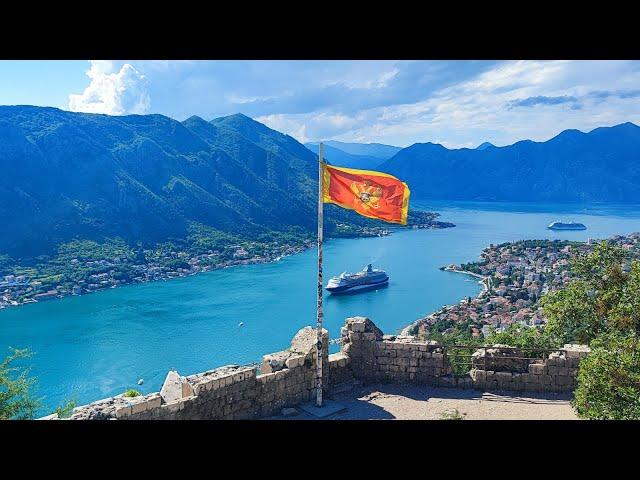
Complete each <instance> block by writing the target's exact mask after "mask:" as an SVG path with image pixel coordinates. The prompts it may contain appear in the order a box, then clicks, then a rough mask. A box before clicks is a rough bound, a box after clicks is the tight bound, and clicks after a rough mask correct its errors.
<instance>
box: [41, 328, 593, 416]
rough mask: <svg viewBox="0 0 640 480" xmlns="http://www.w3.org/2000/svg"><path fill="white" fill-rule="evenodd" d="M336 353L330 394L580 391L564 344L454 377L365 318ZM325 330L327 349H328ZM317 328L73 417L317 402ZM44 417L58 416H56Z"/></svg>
mask: <svg viewBox="0 0 640 480" xmlns="http://www.w3.org/2000/svg"><path fill="white" fill-rule="evenodd" d="M341 337H342V340H343V344H342V348H341V351H340V352H339V353H336V354H333V355H328V354H327V353H326V352H327V349H326V348H325V349H324V352H325V354H324V357H323V372H324V376H323V377H324V378H323V380H324V389H325V391H326V392H325V394H326V395H328V396H329V397H330V396H331V394H332V393H337V392H339V391H344V390H347V389H349V388H351V387H352V386H353V385H354V384H355V383H356V382H359V383H362V384H370V383H401V384H423V385H432V386H440V387H453V388H468V389H477V390H483V391H525V392H570V391H572V390H573V389H574V388H575V386H576V375H577V371H578V368H579V365H580V360H581V359H582V358H583V357H585V356H586V355H588V354H589V348H588V347H586V346H583V345H565V346H564V348H563V349H560V350H558V351H554V352H552V353H550V354H549V355H548V356H547V358H545V359H544V360H542V359H540V360H528V359H524V358H522V357H523V355H522V353H521V352H519V351H518V350H514V349H511V348H506V347H505V346H495V348H487V349H478V350H477V351H476V352H475V353H474V354H473V356H472V357H471V366H472V368H471V371H470V372H469V374H466V375H453V374H452V366H451V363H450V361H449V358H448V356H447V350H446V348H445V347H443V346H442V345H440V344H438V343H436V342H432V341H426V342H424V341H423V342H421V341H417V340H416V339H415V337H411V336H392V335H383V333H382V331H380V329H379V328H377V327H376V326H375V324H374V323H373V322H372V321H371V320H369V319H368V318H364V317H353V318H348V319H347V320H346V322H345V326H344V327H342V329H341ZM328 340H329V336H328V332H327V331H326V330H324V331H323V345H328ZM315 343H316V331H315V329H313V328H311V327H305V328H303V329H301V330H300V331H299V332H298V333H297V334H296V336H295V337H294V338H293V340H292V341H291V347H290V348H288V349H287V350H284V351H281V352H276V353H272V354H269V355H265V356H264V357H263V361H262V365H261V366H260V368H259V370H258V369H257V368H256V367H252V366H237V365H231V366H225V367H220V368H217V369H215V370H209V371H206V372H202V373H198V374H195V375H190V376H186V377H183V376H181V375H179V374H178V373H177V372H173V371H171V372H169V373H168V375H167V378H166V380H165V382H164V385H163V387H162V390H161V391H160V392H154V393H151V394H148V395H142V396H138V397H133V398H128V397H124V396H123V395H118V396H115V397H111V398H107V399H104V400H99V401H97V402H93V403H90V404H88V405H84V406H81V407H77V408H75V409H74V411H73V414H72V416H71V418H70V419H72V420H89V419H104V420H116V419H118V420H120V419H133V420H218V419H229V420H241V419H255V418H264V417H269V416H273V415H277V414H279V413H280V412H281V411H282V409H283V408H286V407H294V406H296V405H300V404H303V403H306V402H309V401H313V400H314V399H315V395H314V393H315V385H314V382H315V371H316V345H315ZM43 419H57V416H56V415H55V414H53V415H49V416H47V417H44V418H43Z"/></svg>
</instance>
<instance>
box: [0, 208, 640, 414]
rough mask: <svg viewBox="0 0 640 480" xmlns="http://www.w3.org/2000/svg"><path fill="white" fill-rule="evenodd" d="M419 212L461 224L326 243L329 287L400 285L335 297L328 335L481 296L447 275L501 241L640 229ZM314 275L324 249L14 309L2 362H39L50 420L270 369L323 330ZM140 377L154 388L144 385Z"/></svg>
mask: <svg viewBox="0 0 640 480" xmlns="http://www.w3.org/2000/svg"><path fill="white" fill-rule="evenodd" d="M413 206H414V207H416V206H420V207H422V208H425V209H429V210H435V211H438V212H440V213H441V214H442V220H446V221H451V222H453V223H455V224H456V225H457V226H456V227H455V228H449V229H443V230H410V231H401V232H396V233H394V234H393V235H391V236H388V237H381V238H368V239H354V240H330V241H328V242H327V243H326V244H325V268H324V271H325V277H329V276H333V275H338V274H339V273H341V272H342V271H344V270H347V271H355V270H359V269H361V268H362V267H363V266H364V265H366V264H367V263H369V262H372V263H373V264H374V266H376V267H381V268H384V269H385V270H386V271H387V273H388V274H389V276H390V278H391V281H390V285H389V287H388V288H386V289H382V290H378V291H372V292H366V293H361V294H358V295H353V296H343V297H331V296H327V297H326V298H325V326H326V328H327V329H328V330H329V333H330V335H331V337H332V338H335V337H337V336H338V335H339V329H340V326H341V325H342V323H343V322H344V319H345V318H346V317H349V316H353V315H365V316H368V317H370V318H371V319H372V320H374V321H375V322H376V324H377V325H378V326H380V327H381V328H382V329H383V330H384V331H385V332H386V333H397V332H399V331H400V330H401V329H402V328H403V327H404V326H406V325H407V324H409V323H411V322H412V321H413V320H415V319H416V318H418V317H420V316H423V315H426V314H428V313H430V312H431V311H433V310H435V309H437V308H438V307H440V306H442V305H443V304H447V303H452V302H457V301H458V300H460V299H461V298H462V297H465V296H467V295H471V296H473V295H476V294H477V293H478V291H479V289H480V287H479V285H478V283H477V281H476V280H474V279H472V278H469V277H467V276H465V275H460V274H456V273H449V272H442V271H440V270H439V269H438V268H439V267H441V266H443V265H447V264H449V263H461V262H467V261H471V260H475V259H477V258H478V256H479V254H480V252H481V251H482V249H483V248H484V247H485V246H487V245H488V244H490V243H501V242H506V241H512V240H518V239H525V238H527V239H541V238H559V239H573V240H586V239H587V238H589V237H593V238H606V237H608V236H611V235H615V234H629V233H632V232H635V231H640V206H636V207H612V206H606V207H604V206H566V205H563V206H561V205H551V204H548V205H530V204H529V205H526V204H522V205H519V204H505V203H501V204H497V203H485V202H483V203H467V202H465V203H461V202H457V203H453V204H451V203H448V204H443V203H436V202H431V203H419V202H413ZM554 220H566V221H569V220H574V221H578V222H582V223H584V224H585V225H587V227H588V229H587V230H586V231H578V232H553V231H550V230H547V229H546V226H547V225H548V224H549V223H550V222H552V221H554ZM315 269H316V251H315V250H310V251H307V252H304V253H301V254H299V255H295V256H292V257H288V258H285V259H283V260H281V261H280V262H277V263H272V264H266V265H251V266H242V267H234V268H229V269H225V270H220V271H215V272H209V273H204V274H200V275H195V276H192V277H188V278H182V279H176V280H171V281H168V282H154V283H147V284H141V285H131V286H126V287H121V288H115V289H110V290H107V291H103V292H99V293H95V294H91V295H83V296H79V297H69V298H65V299H62V300H54V301H49V302H41V303H37V304H31V305H26V306H23V307H19V308H11V309H5V310H2V311H0V357H3V356H4V355H5V354H6V353H8V350H7V347H9V346H14V347H20V348H22V347H30V348H31V349H32V350H33V351H34V352H35V356H34V357H33V358H32V359H31V360H30V361H29V363H30V365H31V366H32V374H33V375H35V376H37V377H38V393H39V395H40V396H43V397H44V400H43V403H44V406H43V408H42V409H41V411H40V413H41V414H46V413H48V412H50V411H51V410H52V409H53V408H55V407H56V406H58V405H60V404H61V403H62V402H64V401H65V400H68V399H75V400H76V401H77V402H78V403H79V404H82V403H86V402H89V401H92V400H97V399H100V398H103V397H106V396H110V395H114V394H118V393H121V392H123V391H124V390H125V389H126V388H132V387H135V388H138V389H139V390H141V391H142V392H143V393H147V392H151V391H155V390H158V389H159V388H160V387H161V385H162V382H163V380H164V377H165V375H166V373H167V371H168V370H169V369H176V370H177V371H178V372H179V373H181V374H183V375H188V374H191V373H196V372H199V371H203V370H207V369H211V368H215V367H219V366H222V365H227V364H232V363H238V364H239V363H244V362H252V361H259V360H260V359H261V356H262V355H263V354H265V353H269V352H274V351H277V350H281V349H284V348H286V347H288V346H289V342H290V340H291V338H292V336H293V335H294V334H295V333H296V332H297V331H298V329H300V328H301V327H303V326H305V325H313V324H314V322H315V290H316V286H315V282H316V277H315V275H316V270H315ZM327 279H328V278H325V281H326V280H327ZM240 322H244V326H242V327H240V326H239V323H240ZM139 378H143V379H144V385H142V386H141V387H138V386H137V385H136V381H137V380H138V379H139Z"/></svg>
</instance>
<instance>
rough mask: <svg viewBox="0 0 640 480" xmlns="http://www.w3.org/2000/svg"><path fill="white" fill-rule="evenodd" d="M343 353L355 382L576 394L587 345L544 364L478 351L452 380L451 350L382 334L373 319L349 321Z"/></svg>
mask: <svg viewBox="0 0 640 480" xmlns="http://www.w3.org/2000/svg"><path fill="white" fill-rule="evenodd" d="M342 336H343V339H344V340H343V341H344V343H343V352H345V353H347V354H348V355H349V356H350V357H351V368H352V371H353V374H354V375H355V377H356V378H359V379H361V380H363V381H365V382H369V383H372V382H382V383H418V384H426V385H433V386H441V387H455V388H473V389H477V390H505V391H527V392H571V391H573V389H574V388H575V387H576V376H577V373H578V368H579V366H580V359H581V358H583V357H585V356H586V355H588V353H589V351H590V350H589V348H588V347H586V346H584V345H565V346H564V348H563V349H560V350H558V351H556V352H552V353H550V354H549V355H548V358H545V359H544V360H542V359H540V360H530V359H525V358H522V357H524V356H525V354H524V353H523V352H522V351H520V350H519V349H513V348H510V347H506V346H502V348H500V346H496V348H489V349H478V350H477V351H476V352H475V353H474V354H473V356H472V358H471V359H470V360H471V366H472V368H471V371H470V372H469V374H468V375H453V374H452V368H451V363H450V361H449V358H448V356H447V349H446V347H443V346H442V345H439V344H438V343H437V342H431V341H426V342H420V341H417V340H416V339H415V337H412V336H391V335H385V336H383V335H382V332H381V331H380V330H379V329H378V328H377V327H376V326H375V325H374V323H373V322H372V321H371V320H369V319H368V318H364V317H354V318H348V319H347V321H346V324H345V326H344V327H343V329H342Z"/></svg>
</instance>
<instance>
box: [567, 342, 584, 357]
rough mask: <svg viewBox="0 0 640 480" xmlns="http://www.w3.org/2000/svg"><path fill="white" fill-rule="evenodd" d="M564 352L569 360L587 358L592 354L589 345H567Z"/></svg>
mask: <svg viewBox="0 0 640 480" xmlns="http://www.w3.org/2000/svg"><path fill="white" fill-rule="evenodd" d="M564 351H565V355H566V356H567V358H582V357H586V356H587V355H588V354H589V353H590V352H591V348H589V347H588V346H587V345H577V344H570V343H567V344H565V346H564Z"/></svg>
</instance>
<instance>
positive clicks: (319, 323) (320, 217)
mask: <svg viewBox="0 0 640 480" xmlns="http://www.w3.org/2000/svg"><path fill="white" fill-rule="evenodd" d="M323 157H324V145H323V144H322V142H320V146H319V149H318V310H317V325H316V328H317V339H318V342H317V344H316V347H317V348H316V350H317V358H316V406H317V407H322V350H323V348H326V346H325V345H323V344H322V318H323V313H322V238H323V234H322V230H323V229H322V227H323V211H322V210H323V208H322V207H323V199H322V193H323V192H322V186H323V182H322V177H323V172H322V164H323V162H324V160H323Z"/></svg>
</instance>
